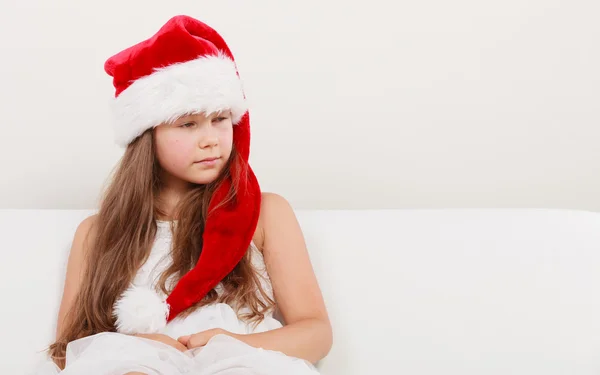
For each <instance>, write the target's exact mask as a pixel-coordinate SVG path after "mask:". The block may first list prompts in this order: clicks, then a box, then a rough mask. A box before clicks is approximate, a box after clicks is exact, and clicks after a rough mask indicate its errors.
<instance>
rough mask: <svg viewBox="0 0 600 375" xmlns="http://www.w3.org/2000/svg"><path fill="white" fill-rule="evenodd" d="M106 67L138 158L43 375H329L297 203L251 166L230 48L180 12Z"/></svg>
mask: <svg viewBox="0 0 600 375" xmlns="http://www.w3.org/2000/svg"><path fill="white" fill-rule="evenodd" d="M105 70H106V72H107V73H108V74H109V75H110V76H112V77H113V82H114V86H115V89H116V98H115V100H114V103H113V104H114V106H113V110H114V112H115V115H116V116H115V117H116V121H115V129H114V130H115V134H116V140H117V142H118V143H119V144H120V145H122V146H124V147H126V150H125V153H124V156H123V158H122V160H121V163H120V165H119V167H118V169H117V170H116V172H115V174H114V176H113V181H112V184H111V185H110V186H109V187H108V189H107V191H106V193H105V196H104V199H103V200H102V203H101V206H100V209H99V211H98V214H97V215H94V216H92V217H89V218H87V219H86V220H84V221H83V222H82V223H81V224H80V225H79V227H78V228H77V231H76V233H75V237H74V240H73V245H72V249H71V253H70V255H69V261H68V266H67V276H66V281H65V287H64V293H63V298H62V302H61V306H60V310H59V317H58V323H57V339H56V342H54V343H53V344H52V345H51V346H50V348H49V353H50V356H51V358H52V360H53V361H52V362H48V363H47V364H48V365H50V367H52V368H51V369H48V368H47V369H45V370H43V371H44V372H43V373H48V374H57V373H60V374H63V375H71V374H86V375H92V374H98V375H100V374H130V375H131V374H148V375H151V374H152V375H153V374H183V373H185V374H229V375H235V374H266V375H270V374H273V375H281V374H313V373H316V370H315V368H314V367H313V366H312V363H315V362H317V361H318V360H320V359H321V358H323V357H324V356H325V355H326V354H327V353H328V352H329V350H330V347H331V343H332V333H331V326H330V323H329V319H328V315H327V312H326V309H325V306H324V302H323V299H322V296H321V292H320V290H319V287H318V284H317V281H316V278H315V276H314V274H313V271H312V267H311V264H310V260H309V257H308V254H307V251H306V248H305V244H304V240H303V236H302V233H301V230H300V228H299V225H298V223H297V221H296V218H295V216H294V213H293V211H292V209H291V208H290V205H289V204H288V203H287V202H286V201H285V200H284V199H283V198H281V197H280V196H277V195H274V194H266V193H261V192H260V189H259V185H258V183H257V180H256V178H255V176H254V173H253V172H252V169H251V168H250V167H249V165H248V163H247V162H248V154H249V143H250V122H249V116H248V112H247V107H246V99H245V96H244V94H243V91H242V87H241V84H240V80H239V77H238V73H237V68H236V66H235V62H234V60H233V56H232V54H231V52H230V50H229V48H228V47H227V45H226V44H225V42H224V40H223V39H222V38H221V37H220V36H219V34H217V32H216V31H215V30H213V29H212V28H210V27H209V26H207V25H205V24H203V23H202V22H200V21H198V20H195V19H193V18H190V17H187V16H177V17H174V18H172V19H171V20H169V21H168V22H167V23H166V24H165V25H164V26H163V27H162V28H161V29H160V30H159V31H158V32H157V33H156V34H155V35H154V36H153V37H152V38H150V39H148V40H145V41H143V42H141V43H139V44H136V45H134V46H132V47H130V48H128V49H126V50H124V51H122V52H120V53H118V54H117V55H115V56H113V57H111V58H110V59H108V61H107V62H106V64H105ZM275 301H276V302H277V303H276V304H275ZM275 313H277V314H275ZM276 317H277V318H278V319H276ZM280 321H282V322H284V323H285V324H282V323H280Z"/></svg>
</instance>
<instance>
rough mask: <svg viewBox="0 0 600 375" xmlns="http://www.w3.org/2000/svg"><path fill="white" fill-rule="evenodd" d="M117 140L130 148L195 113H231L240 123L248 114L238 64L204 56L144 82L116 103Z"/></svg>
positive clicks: (141, 79) (141, 80)
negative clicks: (139, 139) (148, 134)
mask: <svg viewBox="0 0 600 375" xmlns="http://www.w3.org/2000/svg"><path fill="white" fill-rule="evenodd" d="M112 110H113V115H114V117H115V119H114V129H115V141H116V143H117V144H118V145H120V146H121V147H126V146H127V145H128V144H129V143H130V142H131V141H133V140H134V139H135V138H136V137H138V136H139V135H141V134H142V133H143V132H144V131H146V130H147V129H150V128H152V127H156V126H158V125H159V124H161V123H163V122H171V121H174V120H176V119H177V118H178V117H180V116H182V115H185V114H190V113H208V114H210V113H214V112H218V111H222V110H231V113H232V122H233V123H234V124H236V123H238V122H239V121H240V120H241V118H242V116H243V115H244V113H246V111H247V110H248V108H247V103H246V99H245V98H244V92H243V88H242V82H241V80H240V79H239V77H238V75H237V68H236V66H235V63H234V62H233V61H232V60H231V59H230V58H229V57H227V56H225V55H223V54H220V55H218V56H203V57H200V58H197V59H195V60H191V61H187V62H183V63H178V64H173V65H169V66H167V67H164V68H160V69H157V70H155V71H154V72H153V73H152V74H150V75H148V76H145V77H142V78H140V79H138V80H136V81H135V82H133V83H132V84H131V85H130V86H129V87H128V88H127V89H125V90H123V92H121V93H120V94H119V96H117V97H116V98H115V99H114V101H113V103H112Z"/></svg>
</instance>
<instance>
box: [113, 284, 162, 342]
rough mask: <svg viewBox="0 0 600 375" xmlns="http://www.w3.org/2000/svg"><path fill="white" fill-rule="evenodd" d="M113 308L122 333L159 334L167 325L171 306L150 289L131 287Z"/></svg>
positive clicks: (119, 330)
mask: <svg viewBox="0 0 600 375" xmlns="http://www.w3.org/2000/svg"><path fill="white" fill-rule="evenodd" d="M113 307H114V312H113V313H114V315H115V317H116V318H117V322H116V325H117V331H118V332H120V333H127V334H135V333H157V332H159V331H160V330H161V329H163V328H164V327H165V326H166V325H167V317H168V316H169V305H168V304H167V303H166V302H165V301H164V300H163V299H162V298H160V296H159V295H158V294H157V293H156V292H155V291H154V290H152V289H150V288H147V287H139V286H135V285H131V286H130V287H129V288H128V289H127V290H126V291H125V292H123V294H122V295H121V298H119V299H118V300H117V301H116V302H115V304H114V306H113Z"/></svg>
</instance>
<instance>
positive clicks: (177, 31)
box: [105, 16, 261, 333]
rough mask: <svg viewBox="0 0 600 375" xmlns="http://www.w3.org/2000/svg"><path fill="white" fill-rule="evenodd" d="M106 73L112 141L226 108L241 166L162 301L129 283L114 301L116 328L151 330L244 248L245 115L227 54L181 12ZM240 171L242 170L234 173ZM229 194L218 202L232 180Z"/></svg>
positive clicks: (202, 290)
mask: <svg viewBox="0 0 600 375" xmlns="http://www.w3.org/2000/svg"><path fill="white" fill-rule="evenodd" d="M105 70H106V72H107V73H108V74H109V75H110V76H112V77H113V83H114V87H115V89H116V95H115V98H114V102H113V112H114V116H115V120H114V132H115V139H116V142H117V143H118V144H119V145H121V146H127V145H128V144H129V143H131V142H132V141H133V140H135V138H137V137H138V136H139V135H141V134H142V133H144V132H145V131H146V130H147V129H151V128H153V127H156V126H158V125H159V124H161V123H163V122H169V121H172V120H175V119H176V118H178V117H180V116H182V115H186V114H190V113H213V112H217V111H221V110H230V111H231V114H232V121H233V124H234V128H233V143H234V146H235V148H236V150H237V151H238V153H239V155H240V157H241V158H242V159H243V160H244V161H245V162H246V163H243V164H242V165H239V164H236V163H232V165H231V168H232V175H233V176H235V175H238V174H239V176H240V177H241V178H240V179H239V181H238V180H237V179H236V180H235V181H233V180H232V179H231V178H230V179H228V180H227V181H226V182H225V183H224V184H223V185H222V186H221V187H220V188H219V189H218V190H217V191H216V192H215V193H214V195H213V197H212V198H211V202H210V205H209V212H210V214H209V216H208V218H207V221H206V224H205V229H204V234H203V247H202V254H201V255H200V258H199V259H198V261H197V263H196V266H195V267H194V269H192V270H191V271H189V272H188V273H187V274H186V275H184V276H183V277H182V278H181V279H180V280H179V281H178V283H177V284H176V285H175V287H174V289H173V291H172V292H171V294H170V295H169V296H167V298H166V300H163V299H161V298H160V297H159V295H158V294H156V293H155V292H154V291H153V290H149V289H144V288H136V287H131V288H129V289H128V290H127V291H126V292H125V293H123V295H122V296H121V297H120V298H119V299H118V300H117V302H116V303H115V306H114V307H115V309H114V310H115V311H114V313H115V316H116V318H117V329H118V330H119V331H120V332H124V333H144V332H152V331H155V332H156V331H158V330H160V329H161V328H162V327H164V325H166V323H167V322H168V321H170V320H172V319H173V318H175V317H176V316H177V315H178V314H179V313H181V312H182V311H184V310H185V309H187V308H188V307H191V306H192V305H194V304H195V303H196V302H199V301H200V300H202V299H203V298H204V297H205V296H206V294H207V293H208V292H209V291H210V290H212V289H213V288H214V287H215V286H216V285H218V283H219V282H220V281H221V280H222V279H223V278H224V277H225V276H227V274H229V273H230V272H231V271H232V270H233V269H234V267H235V266H236V265H237V264H238V263H239V262H240V260H241V259H242V257H243V256H244V254H245V253H246V250H247V249H248V247H249V245H250V242H251V240H252V237H253V235H254V231H255V230H256V225H257V222H258V214H259V211H260V197H261V195H260V188H259V185H258V182H257V180H256V177H255V175H254V173H253V172H252V169H251V168H250V167H249V166H247V161H248V156H249V146H250V119H249V115H248V112H247V103H246V99H245V96H244V92H243V90H242V85H241V81H240V78H239V75H238V72H237V67H236V65H235V62H234V59H233V55H232V54H231V51H230V50H229V47H228V46H227V44H226V43H225V41H224V40H223V38H222V37H221V36H220V35H219V34H218V33H217V32H216V31H215V30H214V29H212V28H211V27H209V26H207V25H206V24H204V23H202V22H200V21H198V20H196V19H193V18H191V17H188V16H176V17H173V18H171V19H170V20H169V21H168V22H167V23H166V24H165V25H164V26H163V27H162V28H161V29H160V30H159V31H158V32H157V33H156V34H155V35H154V36H153V37H151V38H150V39H147V40H145V41H143V42H141V43H138V44H136V45H134V46H132V47H130V48H127V49H125V50H124V51H122V52H120V53H118V54H116V55H115V56H113V57H111V58H110V59H108V60H107V61H106V63H105ZM242 169H243V170H242ZM234 183H235V184H237V186H235V188H236V191H237V196H236V199H235V200H234V201H233V202H231V203H229V204H227V205H221V204H220V203H222V202H223V200H224V198H225V197H226V196H227V194H228V192H229V190H230V188H231V187H232V184H234Z"/></svg>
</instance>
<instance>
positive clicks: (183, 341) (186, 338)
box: [177, 335, 190, 345]
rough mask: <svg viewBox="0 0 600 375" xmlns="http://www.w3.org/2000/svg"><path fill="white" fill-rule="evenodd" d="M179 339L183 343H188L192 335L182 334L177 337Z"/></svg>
mask: <svg viewBox="0 0 600 375" xmlns="http://www.w3.org/2000/svg"><path fill="white" fill-rule="evenodd" d="M177 341H179V342H180V343H182V344H183V345H187V343H188V341H190V335H187V336H181V337H180V338H178V339H177Z"/></svg>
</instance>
